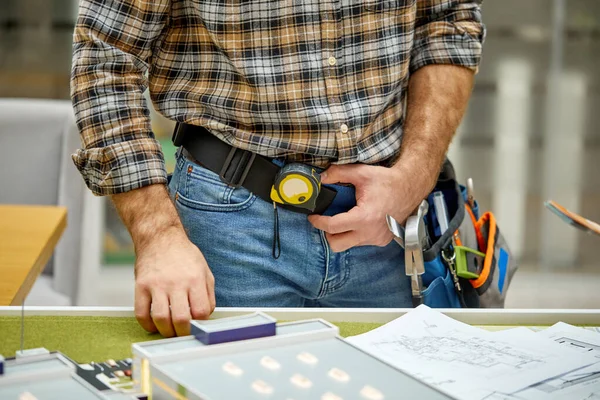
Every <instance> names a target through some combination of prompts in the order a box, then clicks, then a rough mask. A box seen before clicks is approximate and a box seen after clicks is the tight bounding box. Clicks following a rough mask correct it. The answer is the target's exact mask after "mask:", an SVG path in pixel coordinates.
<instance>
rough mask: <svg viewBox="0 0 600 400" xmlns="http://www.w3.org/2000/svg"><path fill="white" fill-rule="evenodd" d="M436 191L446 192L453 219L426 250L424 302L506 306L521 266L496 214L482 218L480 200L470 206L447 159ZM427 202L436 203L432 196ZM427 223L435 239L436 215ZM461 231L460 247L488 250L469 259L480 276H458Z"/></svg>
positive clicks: (431, 304) (447, 305)
mask: <svg viewBox="0 0 600 400" xmlns="http://www.w3.org/2000/svg"><path fill="white" fill-rule="evenodd" d="M435 191H442V192H443V194H444V199H445V200H446V206H447V208H448V215H449V218H450V220H449V224H448V230H447V231H446V232H444V234H443V235H441V236H439V237H437V240H436V241H435V243H432V245H431V247H429V248H428V249H427V250H425V251H424V252H423V259H424V261H425V274H424V275H423V276H422V278H423V285H424V287H425V289H424V291H423V293H422V295H423V302H424V303H425V304H426V305H428V306H429V307H435V308H459V307H464V308H479V307H481V308H496V307H503V306H504V299H505V298H506V292H507V290H508V286H509V285H510V281H511V279H512V277H513V275H514V273H515V271H516V269H517V264H516V262H515V259H514V257H512V255H511V253H510V250H509V249H508V246H507V244H506V242H505V240H504V238H503V237H502V235H501V234H500V231H499V229H498V226H497V224H496V221H495V218H494V216H493V214H492V213H490V212H487V213H485V214H484V215H483V216H482V217H481V218H479V206H478V205H477V203H475V204H474V207H473V208H471V207H470V206H469V204H468V203H467V190H466V188H465V187H464V186H462V185H459V184H458V182H457V181H456V175H455V173H454V168H453V167H452V164H451V163H450V162H449V161H448V160H447V161H446V162H445V164H444V167H443V169H442V172H441V173H440V177H439V179H438V182H437V183H436V187H435V188H434V190H433V192H435ZM433 192H432V193H433ZM428 201H429V203H430V206H432V205H433V201H432V195H430V197H429V199H428ZM430 209H431V207H430ZM426 225H427V229H428V230H429V233H430V237H436V235H435V231H436V229H438V228H437V220H436V219H435V218H433V216H432V214H431V213H428V214H427V215H426ZM457 231H458V238H459V242H460V244H461V246H464V247H466V248H470V249H474V250H477V251H479V252H481V253H484V254H485V257H483V258H481V259H480V258H478V257H467V258H466V264H467V265H466V268H467V269H468V270H469V271H470V272H472V273H477V274H478V275H479V277H478V278H477V279H468V278H464V277H460V276H458V275H457V273H456V271H457V268H456V265H454V266H453V265H452V263H453V262H455V261H456V258H453V257H455V254H454V250H453V245H452V239H453V236H454V234H455V232H457ZM452 260H454V261H452Z"/></svg>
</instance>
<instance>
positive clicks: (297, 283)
mask: <svg viewBox="0 0 600 400" xmlns="http://www.w3.org/2000/svg"><path fill="white" fill-rule="evenodd" d="M337 189H340V192H339V194H338V196H337V197H336V200H335V201H334V204H332V206H331V207H330V209H329V210H328V211H329V212H328V213H327V214H331V213H336V212H343V211H346V210H347V209H349V208H351V207H352V205H353V204H354V202H355V199H354V193H353V190H352V189H350V188H348V187H337ZM169 190H170V193H171V196H172V198H173V199H174V201H175V205H176V208H177V211H178V213H179V215H180V217H181V220H182V222H183V225H184V227H185V229H186V231H187V234H188V236H189V238H190V240H191V241H192V242H193V243H194V244H196V245H197V246H198V248H200V250H201V251H202V253H203V254H204V257H205V258H206V260H207V262H208V265H209V267H210V268H211V270H212V272H213V274H214V277H215V293H216V300H217V306H219V307H412V303H411V291H410V280H409V279H408V278H407V277H406V275H405V271H404V251H403V250H402V248H401V247H400V246H398V245H397V244H396V243H395V242H391V243H390V244H389V245H388V246H386V247H375V246H363V247H355V248H352V249H349V250H347V251H344V252H340V253H334V252H332V251H331V249H330V248H329V245H328V244H327V240H326V239H325V234H324V233H323V232H322V231H319V230H317V229H315V228H314V227H313V226H312V225H311V224H310V223H309V222H308V219H307V218H306V215H304V214H300V213H296V212H293V211H288V210H284V209H281V208H280V209H279V210H278V212H279V231H280V241H281V255H280V257H279V258H278V259H275V258H273V256H272V246H273V222H274V213H273V204H272V203H269V202H266V201H264V200H262V199H261V198H258V197H256V196H255V195H254V194H252V193H251V192H249V191H248V190H246V189H244V188H237V189H235V188H233V187H231V186H228V185H227V184H225V183H223V182H222V181H221V180H220V179H219V176H218V175H217V174H215V173H213V172H211V171H209V170H207V169H205V168H203V167H201V166H199V165H198V164H195V163H194V162H192V161H189V160H188V159H186V158H185V157H184V156H183V155H181V154H179V155H178V158H177V164H176V168H175V171H174V173H173V176H172V177H171V180H170V183H169ZM331 210H333V211H331Z"/></svg>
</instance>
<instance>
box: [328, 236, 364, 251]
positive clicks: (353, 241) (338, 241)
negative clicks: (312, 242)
mask: <svg viewBox="0 0 600 400" xmlns="http://www.w3.org/2000/svg"><path fill="white" fill-rule="evenodd" d="M325 237H326V238H327V243H329V248H330V249H331V250H332V251H333V252H334V253H339V252H342V251H346V250H348V249H350V248H352V247H355V246H359V245H360V244H361V243H360V237H359V235H358V232H356V231H352V232H344V233H338V234H336V235H331V234H329V233H328V234H326V235H325Z"/></svg>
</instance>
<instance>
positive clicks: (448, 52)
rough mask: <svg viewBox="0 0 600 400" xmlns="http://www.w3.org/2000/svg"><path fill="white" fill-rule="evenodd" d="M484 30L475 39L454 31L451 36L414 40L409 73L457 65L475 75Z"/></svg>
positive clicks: (466, 33)
mask: <svg viewBox="0 0 600 400" xmlns="http://www.w3.org/2000/svg"><path fill="white" fill-rule="evenodd" d="M484 37H485V29H483V30H482V32H481V34H480V35H479V36H478V37H476V36H473V35H471V34H469V33H468V32H466V31H463V30H460V29H455V30H453V32H452V33H451V34H444V35H439V36H436V35H425V36H423V37H420V38H415V43H414V47H413V50H412V52H411V60H410V72H411V73H414V72H415V71H416V70H418V69H419V68H421V67H424V66H426V65H432V64H451V65H459V66H463V67H466V68H469V69H470V70H472V71H474V72H475V73H477V72H478V70H479V64H480V62H481V52H482V45H483V39H484Z"/></svg>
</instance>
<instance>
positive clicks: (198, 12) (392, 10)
mask: <svg viewBox="0 0 600 400" xmlns="http://www.w3.org/2000/svg"><path fill="white" fill-rule="evenodd" d="M481 1H482V0H365V1H349V0H341V1H340V0H305V1H295V2H292V1H291V0H280V1H273V0H248V1H235V0H234V1H220V0H146V1H142V0H82V1H81V2H80V8H79V18H78V21H77V25H76V28H75V35H74V53H73V66H72V81H71V88H72V93H71V94H72V101H73V105H74V109H75V114H76V119H77V123H78V127H79V130H80V132H81V138H82V142H83V149H80V150H78V151H77V152H76V154H74V155H73V159H74V161H75V164H76V165H77V167H78V168H79V170H80V172H81V173H82V175H83V177H84V179H85V181H86V183H87V185H88V187H89V188H90V189H91V190H92V191H93V192H94V193H96V194H98V195H108V194H116V193H121V192H126V191H129V190H132V189H136V188H140V187H143V186H146V185H150V184H156V183H166V177H167V174H166V170H165V164H164V157H163V154H162V151H161V147H160V145H159V143H158V142H157V141H156V139H155V138H154V135H153V134H152V131H151V127H150V119H149V112H148V108H147V105H146V103H145V100H144V97H143V92H144V91H145V90H146V88H149V89H150V96H151V98H152V102H153V104H154V106H155V108H156V109H157V110H158V111H159V112H160V113H161V114H163V115H164V116H166V117H167V118H169V119H172V120H176V121H180V122H186V123H189V124H196V125H202V126H205V127H207V128H208V129H209V130H210V131H211V132H212V133H213V134H215V135H217V136H218V137H219V138H220V139H222V140H224V141H226V142H228V143H229V144H232V145H234V146H236V147H240V148H243V149H247V150H250V151H254V152H257V153H259V154H262V155H265V156H268V157H282V158H285V159H287V160H289V161H298V162H305V163H309V164H313V165H317V166H327V165H328V164H330V163H340V164H342V163H356V162H361V163H370V164H371V163H377V162H381V161H384V160H388V159H390V158H393V157H394V156H396V155H397V154H398V152H399V149H400V143H401V138H402V125H403V121H404V114H403V113H404V107H405V103H406V94H407V85H408V79H409V77H410V74H411V73H412V72H414V71H415V70H417V69H418V68H420V67H423V66H425V65H429V64H455V65H462V66H465V67H468V68H471V69H473V70H475V71H476V70H477V67H478V64H479V62H480V58H481V47H482V42H483V38H484V34H485V31H484V26H483V25H482V23H481V12H480V3H481Z"/></svg>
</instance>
